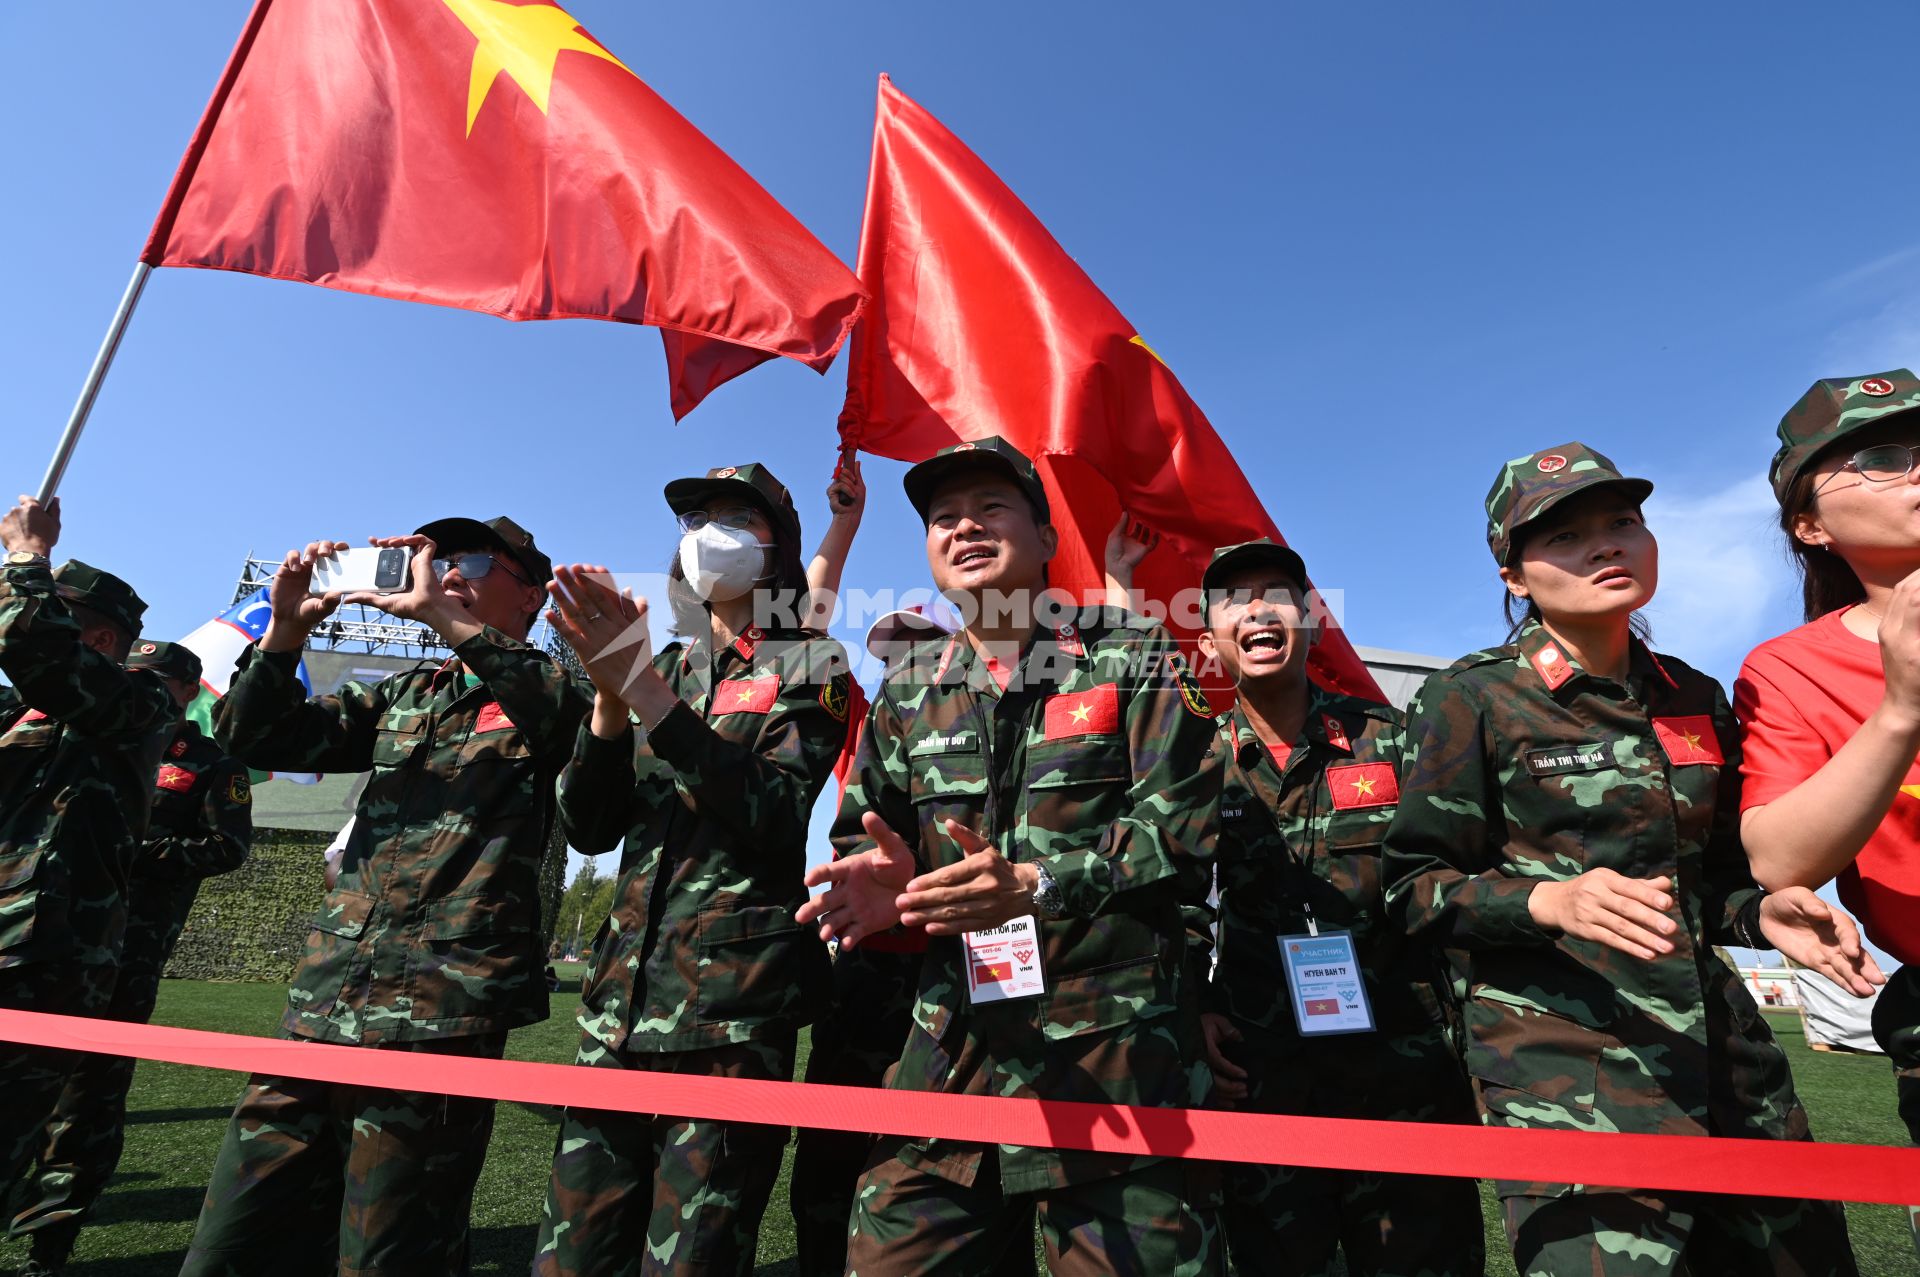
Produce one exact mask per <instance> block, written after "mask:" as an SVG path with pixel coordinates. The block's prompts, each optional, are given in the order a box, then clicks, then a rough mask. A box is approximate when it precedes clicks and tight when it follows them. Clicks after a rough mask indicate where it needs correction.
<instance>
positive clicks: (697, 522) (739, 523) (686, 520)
mask: <svg viewBox="0 0 1920 1277" xmlns="http://www.w3.org/2000/svg"><path fill="white" fill-rule="evenodd" d="M753 515H754V512H753V511H752V510H722V511H721V512H720V513H718V514H709V513H707V512H706V511H705V510H689V511H687V512H686V513H685V514H683V515H681V516H680V530H681V531H682V532H698V531H699V530H700V529H701V528H704V527H706V526H707V525H708V524H709V523H717V524H719V525H720V526H721V527H723V528H732V529H733V530H734V531H735V532H745V531H746V530H747V529H748V528H750V527H752V526H753Z"/></svg>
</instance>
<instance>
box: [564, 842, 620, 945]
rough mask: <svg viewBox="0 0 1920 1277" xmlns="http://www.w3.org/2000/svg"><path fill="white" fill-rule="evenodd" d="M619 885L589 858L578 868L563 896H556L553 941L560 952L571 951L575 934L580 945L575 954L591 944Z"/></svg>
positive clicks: (611, 910) (604, 919) (613, 877)
mask: <svg viewBox="0 0 1920 1277" xmlns="http://www.w3.org/2000/svg"><path fill="white" fill-rule="evenodd" d="M619 884H620V875H618V874H610V873H602V872H601V871H600V868H599V866H598V865H597V864H596V863H595V862H594V861H593V860H592V859H591V858H589V859H588V860H587V862H586V863H585V864H583V865H581V866H580V872H579V873H577V874H575V875H574V876H573V882H572V883H570V884H569V885H568V886H567V892H566V894H565V895H564V896H562V897H560V918H559V925H558V927H557V929H556V930H555V932H554V938H555V939H557V940H558V941H559V942H560V948H561V949H562V951H565V950H568V949H572V948H573V946H574V939H575V936H576V935H577V936H578V937H579V944H580V949H579V950H576V952H582V951H584V950H585V948H586V946H588V945H590V944H592V943H593V936H594V933H595V932H596V931H598V930H600V924H601V923H603V922H605V921H606V920H607V915H608V914H610V913H612V912H613V891H614V888H615V887H617V886H619Z"/></svg>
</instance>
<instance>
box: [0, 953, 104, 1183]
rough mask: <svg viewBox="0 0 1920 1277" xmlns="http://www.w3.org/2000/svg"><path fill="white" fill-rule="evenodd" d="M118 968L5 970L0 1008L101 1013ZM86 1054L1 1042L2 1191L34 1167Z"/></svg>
mask: <svg viewBox="0 0 1920 1277" xmlns="http://www.w3.org/2000/svg"><path fill="white" fill-rule="evenodd" d="M112 981H113V968H112V967H110V966H98V965H88V966H82V965H80V964H78V963H73V962H35V963H29V964H27V965H25V966H19V967H7V968H5V969H0V1007H4V1008H5V1009H7V1010H9V1011H47V1012H52V1013H54V1014H66V1015H98V1014H100V1011H101V1009H102V1008H104V1007H105V1006H106V1004H107V998H108V996H109V994H110V992H111V990H112V987H113V985H112ZM80 1058H81V1057H80V1056H79V1055H78V1054H76V1053H75V1052H71V1051H50V1050H47V1049H46V1048H44V1047H34V1046H19V1045H16V1044H14V1043H11V1042H0V1095H4V1096H5V1097H6V1102H5V1103H4V1104H0V1158H4V1159H5V1160H4V1162H0V1193H6V1192H10V1191H11V1190H12V1188H13V1186H14V1184H15V1183H17V1182H18V1181H19V1179H20V1176H21V1175H22V1174H24V1173H25V1172H26V1170H27V1168H28V1167H29V1166H31V1165H32V1164H33V1152H34V1149H35V1148H36V1147H38V1146H39V1143H40V1136H41V1132H42V1131H44V1130H45V1129H46V1125H47V1119H48V1117H50V1116H51V1115H52V1113H53V1109H54V1105H56V1104H57V1103H59V1101H60V1092H61V1089H62V1088H64V1087H65V1086H66V1084H67V1077H68V1075H69V1074H71V1073H72V1072H73V1070H74V1069H75V1068H76V1067H78V1065H79V1063H80Z"/></svg>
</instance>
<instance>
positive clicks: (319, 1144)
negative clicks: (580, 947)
mask: <svg viewBox="0 0 1920 1277" xmlns="http://www.w3.org/2000/svg"><path fill="white" fill-rule="evenodd" d="M297 662H298V654H297V653H294V652H267V651H263V650H261V649H259V648H257V647H255V648H249V649H248V651H247V652H246V654H245V655H244V656H243V657H242V658H241V661H240V666H239V673H238V674H237V675H236V676H235V678H234V680H233V686H232V688H231V689H230V690H229V691H228V693H227V695H226V697H225V698H224V699H223V700H222V701H221V702H220V705H219V709H218V712H217V715H216V718H215V730H216V732H217V733H218V735H219V737H220V739H221V741H222V742H223V743H224V744H226V745H227V747H228V748H229V749H231V750H232V751H233V753H234V754H235V755H237V756H238V757H239V758H241V759H242V760H243V761H245V762H247V763H248V764H250V765H252V766H255V767H259V768H262V769H270V770H284V771H321V772H359V771H368V770H371V772H372V775H371V776H370V777H368V780H367V784H366V788H365V789H364V790H363V791H362V793H361V797H360V802H359V806H358V807H357V809H356V810H355V814H354V822H353V833H352V835H351V837H350V838H349V840H348V843H347V846H346V852H345V856H344V858H343V860H342V863H341V868H340V877H339V881H338V883H337V884H336V885H335V887H334V888H333V890H331V891H330V892H328V893H327V897H326V900H325V902H324V903H323V904H322V905H321V908H320V912H319V914H318V915H317V916H316V917H315V918H314V927H313V931H312V932H311V934H310V935H309V936H308V938H307V950H306V954H305V956H304V957H303V958H302V959H301V962H300V965H299V968H298V969H297V970H296V971H295V973H294V977H293V984H292V987H291V988H290V989H289V990H288V997H287V1001H288V1007H287V1012H286V1016H285V1018H284V1020H283V1022H282V1027H283V1028H284V1030H285V1031H286V1032H287V1033H288V1034H289V1035H290V1036H292V1037H294V1038H300V1039H307V1040H311V1041H320V1042H339V1043H346V1044H349V1045H355V1046H366V1047H377V1048H380V1049H385V1050H401V1051H437V1052H445V1053H451V1054H461V1055H482V1056H498V1055H499V1054H500V1053H501V1051H502V1050H503V1049H504V1046H505V1042H506V1034H507V1031H508V1030H509V1029H512V1028H515V1027H517V1026H519V1025H523V1024H531V1023H533V1022H535V1021H537V1020H542V1019H545V1018H546V1014H547V985H546V979H545V974H544V972H545V957H544V950H543V945H542V940H541V935H540V891H539V881H538V879H539V867H540V861H541V858H542V856H543V855H544V852H545V847H546V840H547V833H548V830H549V828H550V826H551V823H552V813H553V800H552V796H551V795H552V787H553V781H554V778H555V776H557V775H558V774H559V771H560V769H561V768H562V767H563V766H564V765H565V763H566V760H567V758H568V757H569V755H570V753H571V751H572V748H573V738H574V733H575V731H576V730H577V729H578V727H579V724H580V720H581V719H582V717H583V716H584V715H585V713H586V710H587V707H588V704H589V701H588V698H587V695H586V693H585V691H584V690H583V687H582V686H581V684H579V683H578V682H576V681H575V680H574V679H573V678H572V677H571V676H569V675H568V674H567V673H565V672H564V671H563V670H561V669H560V668H559V667H558V666H557V665H555V663H554V662H553V660H552V659H551V658H550V657H548V656H547V655H546V654H545V653H544V652H540V651H537V650H535V649H533V648H530V647H528V646H527V645H526V644H524V643H522V642H519V641H517V640H515V639H512V638H509V637H507V636H506V635H504V634H501V633H500V632H498V631H496V630H492V629H488V630H486V631H484V632H482V633H481V634H478V635H476V636H474V637H473V638H470V639H468V640H466V641H465V642H463V643H461V644H460V645H459V646H458V647H456V648H455V649H454V656H453V659H452V660H450V661H448V662H447V663H446V664H444V665H442V666H441V667H440V668H438V669H421V670H417V671H414V672H412V673H408V674H401V675H396V676H395V677H393V678H390V679H387V680H386V681H384V682H381V683H376V684H373V685H372V686H368V685H366V684H363V683H358V682H352V683H348V684H346V685H345V686H344V687H342V688H341V689H340V691H339V692H338V693H336V694H335V695H332V696H324V697H315V698H314V699H312V700H307V699H305V695H306V694H305V690H304V689H303V688H302V686H301V684H300V682H299V680H298V679H297V678H296V677H295V668H296V665H297ZM316 870H317V866H316ZM492 1125H493V1105H492V1103H491V1102H490V1101H482V1100H473V1099H460V1098H450V1097H446V1096H440V1095H430V1094H417V1093H412V1092H397V1091H382V1090H374V1089H370V1088H365V1087H355V1086H336V1085H332V1084H328V1083H319V1082H306V1081H299V1080H295V1079H288V1078H274V1077H264V1076H255V1077H253V1078H251V1079H249V1081H248V1085H247V1089H246V1092H245V1094H244V1095H243V1096H242V1097H241V1099H240V1103H239V1105H238V1107H237V1108H236V1109H235V1110H234V1115H233V1120H232V1122H231V1123H230V1125H229V1126H228V1128H227V1134H226V1139H225V1141H224V1142H223V1144H222V1145H221V1149H220V1155H219V1159H218V1161H217V1162H216V1163H215V1166H214V1172H213V1181H212V1184H211V1186H210V1187H209V1188H208V1190H207V1200H206V1205H205V1206H204V1207H203V1208H202V1210H201V1213H200V1222H199V1224H198V1226H197V1227H196V1229H195V1231H194V1239H193V1246H192V1249H191V1250H190V1251H189V1252H188V1255H187V1262H186V1266H185V1268H184V1269H183V1272H185V1273H187V1274H199V1273H237V1272H265V1271H278V1270H279V1269H281V1268H282V1267H284V1265H285V1263H286V1256H287V1255H288V1254H289V1253H293V1252H292V1250H291V1247H292V1245H293V1241H292V1239H294V1238H298V1239H299V1245H300V1246H302V1247H305V1246H309V1245H311V1246H316V1247H318V1248H319V1251H318V1253H319V1255H320V1257H321V1262H323V1263H326V1264H327V1265H329V1266H330V1265H331V1260H332V1256H333V1255H334V1254H335V1253H336V1249H335V1248H336V1246H337V1248H338V1249H337V1253H338V1255H339V1270H340V1271H341V1272H342V1273H371V1272H410V1273H411V1272H426V1271H435V1272H449V1271H459V1270H460V1269H461V1267H462V1266H463V1265H464V1262H465V1260H464V1255H465V1252H466V1230H467V1216H468V1214H469V1207H470V1203H471V1199H472V1194H473V1185H474V1182H475V1180H476V1179H478V1177H479V1174H480V1166H481V1162H482V1160H483V1159H484V1157H485V1154H486V1145H487V1137H488V1135H489V1133H490V1132H491V1130H492Z"/></svg>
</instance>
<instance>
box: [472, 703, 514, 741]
mask: <svg viewBox="0 0 1920 1277" xmlns="http://www.w3.org/2000/svg"><path fill="white" fill-rule="evenodd" d="M512 728H513V720H512V719H511V718H508V717H507V711H505V710H504V709H501V708H500V702H499V701H488V702H487V703H486V704H485V705H482V706H481V707H480V717H479V718H477V719H475V720H474V722H473V734H474V735H475V736H478V735H479V734H480V733H482V732H505V731H511V730H512Z"/></svg>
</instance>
